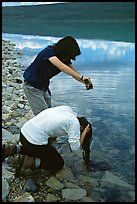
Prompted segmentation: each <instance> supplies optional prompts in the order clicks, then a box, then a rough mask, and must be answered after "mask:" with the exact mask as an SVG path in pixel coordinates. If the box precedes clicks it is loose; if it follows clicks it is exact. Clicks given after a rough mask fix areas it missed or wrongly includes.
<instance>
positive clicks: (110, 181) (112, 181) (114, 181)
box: [101, 171, 134, 190]
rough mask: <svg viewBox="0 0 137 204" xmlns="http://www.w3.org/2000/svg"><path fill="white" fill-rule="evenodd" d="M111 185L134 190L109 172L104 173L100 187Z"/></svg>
mask: <svg viewBox="0 0 137 204" xmlns="http://www.w3.org/2000/svg"><path fill="white" fill-rule="evenodd" d="M113 185H117V186H122V187H124V188H128V189H130V190H134V186H133V185H131V184H128V183H127V182H125V181H123V180H122V179H120V178H119V177H118V176H116V175H114V174H112V173H111V172H109V171H106V172H105V174H104V176H103V177H102V179H101V186H113Z"/></svg>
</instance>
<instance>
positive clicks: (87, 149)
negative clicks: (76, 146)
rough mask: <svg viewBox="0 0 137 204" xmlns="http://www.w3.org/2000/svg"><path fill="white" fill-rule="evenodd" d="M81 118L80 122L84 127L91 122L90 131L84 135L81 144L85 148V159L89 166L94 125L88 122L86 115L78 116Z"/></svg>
mask: <svg viewBox="0 0 137 204" xmlns="http://www.w3.org/2000/svg"><path fill="white" fill-rule="evenodd" d="M77 118H78V120H79V123H80V125H81V126H83V127H84V128H85V127H86V126H87V125H88V124H89V127H90V131H89V132H88V133H87V134H86V136H85V137H84V140H83V142H82V144H81V146H82V149H83V159H84V160H85V164H86V167H87V168H88V167H89V161H90V145H91V142H92V125H91V123H89V122H88V120H87V119H86V118H85V117H81V118H80V117H77Z"/></svg>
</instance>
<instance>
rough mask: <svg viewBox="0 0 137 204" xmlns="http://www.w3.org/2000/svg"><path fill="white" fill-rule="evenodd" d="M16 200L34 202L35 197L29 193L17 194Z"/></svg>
mask: <svg viewBox="0 0 137 204" xmlns="http://www.w3.org/2000/svg"><path fill="white" fill-rule="evenodd" d="M14 202H34V198H33V196H32V195H30V194H29V193H24V194H22V195H20V196H17V197H16V198H15V200H14Z"/></svg>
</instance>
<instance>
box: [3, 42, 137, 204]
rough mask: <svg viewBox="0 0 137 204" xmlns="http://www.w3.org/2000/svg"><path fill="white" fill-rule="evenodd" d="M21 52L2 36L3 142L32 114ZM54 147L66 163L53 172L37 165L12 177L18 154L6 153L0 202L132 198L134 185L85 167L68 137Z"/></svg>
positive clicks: (12, 140)
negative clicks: (18, 59)
mask: <svg viewBox="0 0 137 204" xmlns="http://www.w3.org/2000/svg"><path fill="white" fill-rule="evenodd" d="M21 56H22V53H20V52H18V51H17V49H16V45H15V44H13V43H12V42H10V41H6V40H4V39H3V40H2V142H3V143H9V142H10V143H18V142H19V141H18V140H19V132H20V127H21V126H22V125H23V124H24V123H25V122H26V121H28V120H29V119H30V118H32V117H33V113H32V111H31V110H30V107H29V104H28V102H27V99H26V97H25V95H24V92H23V89H22V80H23V78H22V71H21V70H22V69H21V68H22V65H21V64H19V63H17V61H16V59H17V58H19V57H21ZM57 149H58V151H59V152H60V154H61V155H62V156H63V158H64V161H65V165H64V168H63V169H62V170H61V171H59V172H57V173H56V174H54V175H53V174H51V173H50V172H48V171H45V170H43V169H41V170H39V169H37V170H33V171H32V170H26V171H24V172H23V173H22V174H21V175H20V176H19V177H15V168H16V165H17V163H18V155H15V156H13V157H8V158H7V159H6V160H5V161H4V162H3V163H2V202H112V201H113V202H114V201H117V200H118V199H119V201H121V202H131V201H132V202H133V201H134V198H135V193H134V186H133V185H131V184H128V183H127V182H126V181H124V180H122V179H121V178H120V177H118V176H117V175H114V174H113V173H112V172H111V169H109V168H108V169H107V168H106V169H104V170H102V171H99V170H98V169H94V170H93V171H91V172H89V171H87V169H86V168H85V165H84V163H83V159H82V155H79V156H78V157H76V156H74V154H73V153H72V152H70V148H69V145H68V142H67V141H66V142H64V143H61V144H58V145H57ZM110 190H111V191H110ZM110 192H111V193H110ZM127 195H128V196H127Z"/></svg>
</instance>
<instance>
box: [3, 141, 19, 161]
mask: <svg viewBox="0 0 137 204" xmlns="http://www.w3.org/2000/svg"><path fill="white" fill-rule="evenodd" d="M14 154H16V144H2V162H3V161H4V160H5V158H7V157H8V156H14Z"/></svg>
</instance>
